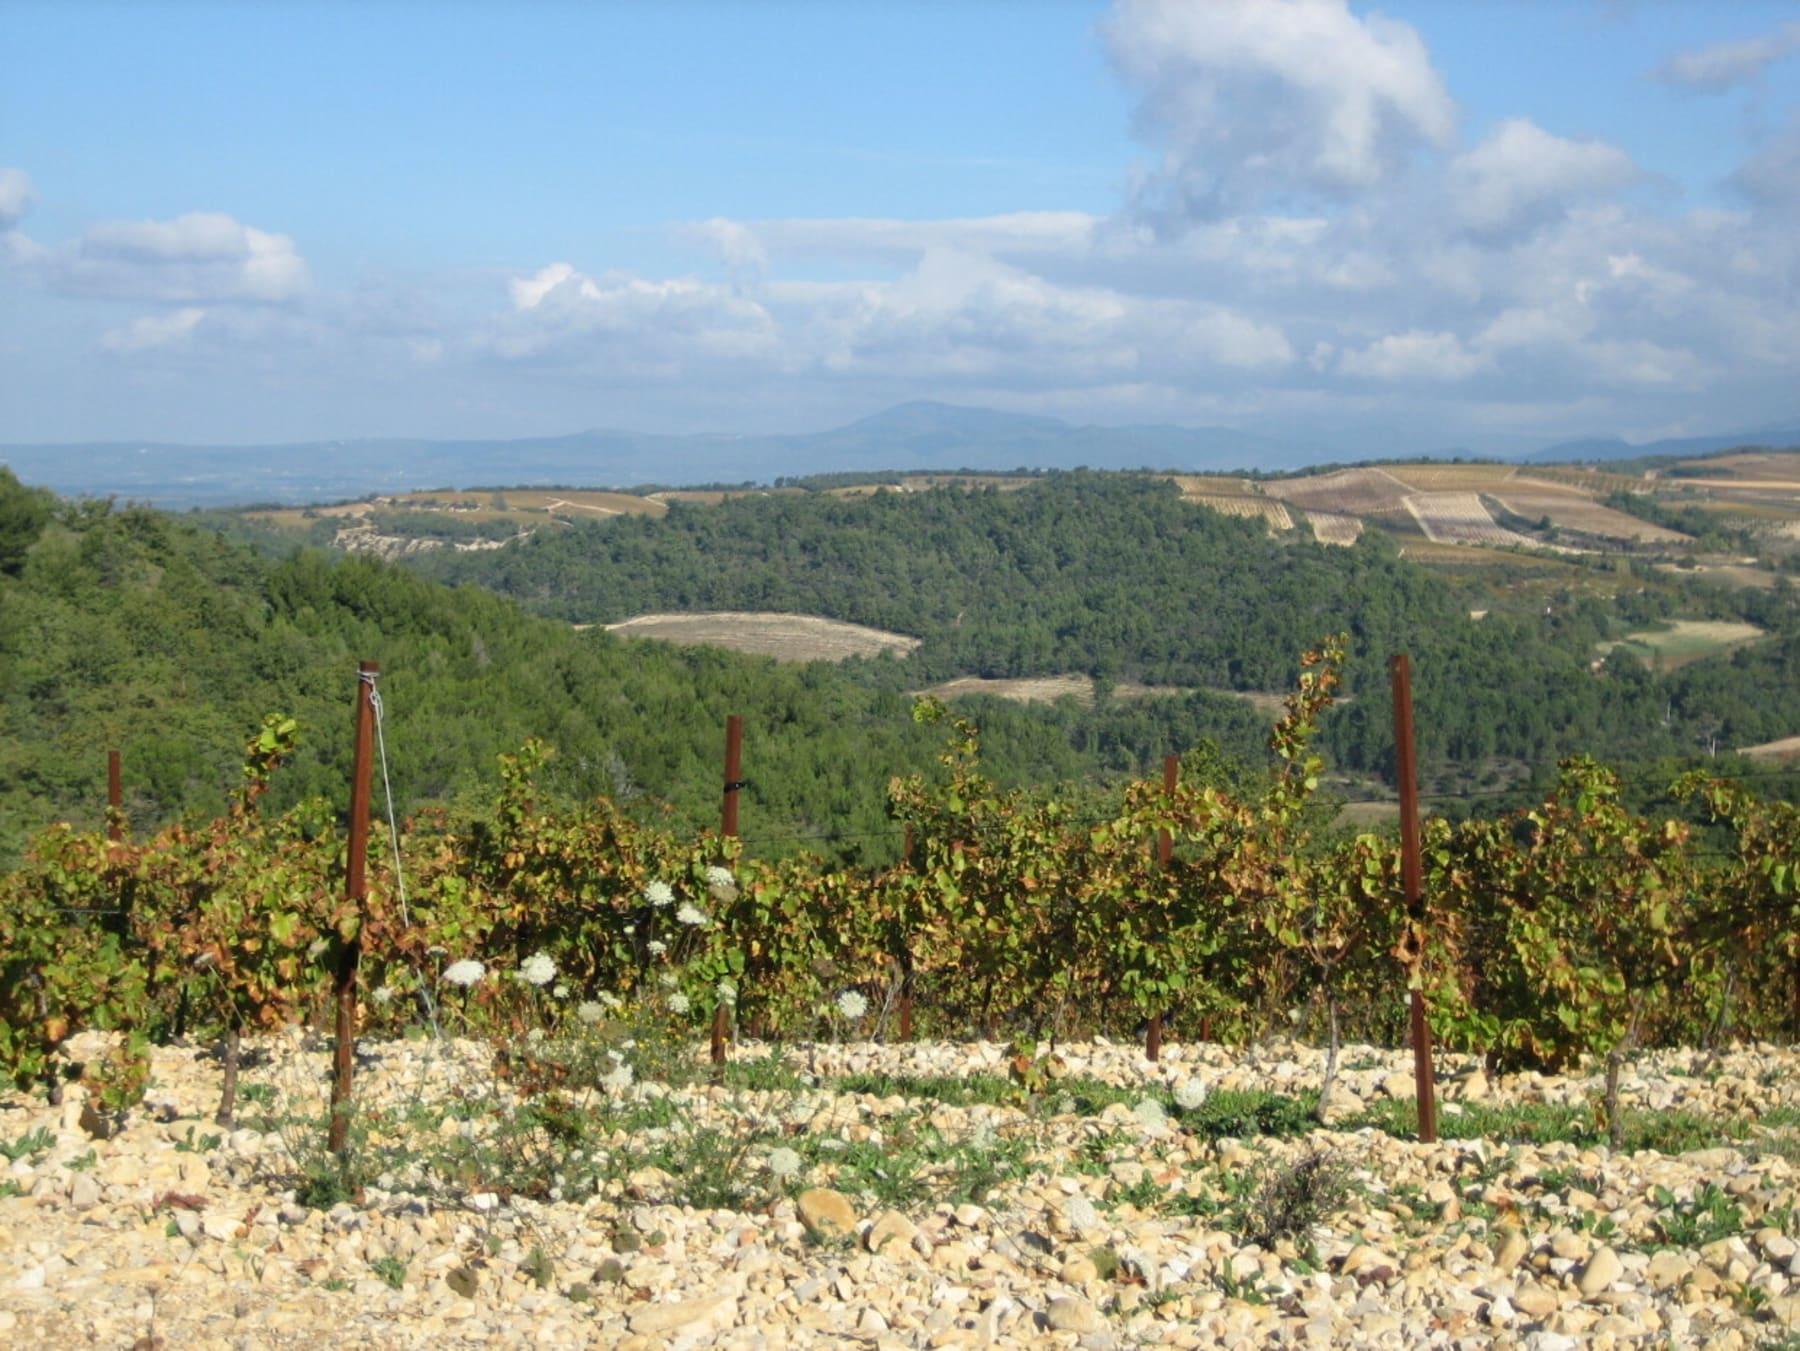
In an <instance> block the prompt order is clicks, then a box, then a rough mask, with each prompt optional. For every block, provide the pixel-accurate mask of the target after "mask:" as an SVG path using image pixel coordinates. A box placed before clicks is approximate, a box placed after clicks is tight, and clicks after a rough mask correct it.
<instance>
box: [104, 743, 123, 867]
mask: <svg viewBox="0 0 1800 1351" xmlns="http://www.w3.org/2000/svg"><path fill="white" fill-rule="evenodd" d="M124 820H125V779H124V774H123V772H122V771H121V769H120V765H119V753H118V752H117V751H108V752H107V753H106V838H107V839H109V840H111V841H112V842H113V843H114V844H117V843H118V842H119V841H120V840H122V839H124V838H125V828H124Z"/></svg>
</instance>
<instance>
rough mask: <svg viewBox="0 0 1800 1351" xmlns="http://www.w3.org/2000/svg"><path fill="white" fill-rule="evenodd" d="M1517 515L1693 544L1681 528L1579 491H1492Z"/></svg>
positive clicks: (1605, 533)
mask: <svg viewBox="0 0 1800 1351" xmlns="http://www.w3.org/2000/svg"><path fill="white" fill-rule="evenodd" d="M1490 496H1491V497H1493V499H1494V500H1495V501H1496V502H1498V503H1499V504H1500V505H1501V506H1503V507H1504V508H1506V510H1508V511H1510V512H1512V513H1513V515H1515V516H1523V517H1525V518H1526V519H1528V520H1533V521H1535V520H1537V519H1539V518H1540V517H1544V516H1548V517H1549V518H1550V524H1551V525H1553V526H1556V527H1558V528H1560V529H1563V530H1575V531H1579V532H1580V533H1581V534H1584V535H1598V536H1600V537H1601V538H1603V539H1617V540H1636V541H1638V542H1639V543H1642V544H1677V545H1679V544H1691V543H1693V538H1692V537H1691V536H1689V535H1684V534H1682V533H1681V532H1680V531H1679V530H1667V529H1665V528H1663V527H1662V526H1660V525H1651V524H1650V522H1648V521H1640V520H1639V519H1638V518H1637V517H1635V516H1632V515H1629V514H1627V513H1625V512H1623V511H1615V510H1614V509H1613V508H1611V507H1603V506H1601V505H1600V504H1599V503H1598V502H1596V501H1594V500H1593V499H1592V498H1589V497H1584V496H1582V495H1581V494H1579V493H1568V492H1556V491H1544V490H1543V489H1534V488H1531V487H1527V486H1525V485H1524V484H1523V483H1521V484H1519V486H1517V487H1515V486H1514V485H1512V484H1508V485H1506V486H1505V487H1503V488H1500V489H1499V490H1497V491H1495V492H1493V493H1491V494H1490Z"/></svg>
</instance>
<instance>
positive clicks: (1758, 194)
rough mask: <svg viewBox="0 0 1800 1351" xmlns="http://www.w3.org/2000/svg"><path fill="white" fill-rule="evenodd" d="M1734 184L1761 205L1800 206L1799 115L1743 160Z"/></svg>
mask: <svg viewBox="0 0 1800 1351" xmlns="http://www.w3.org/2000/svg"><path fill="white" fill-rule="evenodd" d="M1731 184H1732V186H1733V187H1735V188H1737V189H1738V191H1740V192H1742V193H1743V194H1744V195H1745V196H1746V197H1748V198H1750V200H1751V201H1753V202H1756V203H1757V204H1758V205H1760V206H1775V207H1781V206H1800V114H1796V115H1795V116H1794V118H1793V119H1792V120H1791V121H1790V122H1789V124H1788V127H1787V130H1786V131H1784V132H1783V133H1782V134H1781V135H1779V136H1777V137H1775V138H1774V139H1773V140H1771V141H1769V142H1768V143H1767V144H1766V145H1764V146H1763V147H1762V148H1761V149H1760V150H1758V151H1757V152H1756V154H1754V155H1752V156H1751V157H1750V158H1749V159H1748V160H1746V161H1744V163H1743V164H1742V165H1741V166H1740V167H1739V168H1738V171H1737V172H1736V173H1734V174H1733V175H1732V176H1731Z"/></svg>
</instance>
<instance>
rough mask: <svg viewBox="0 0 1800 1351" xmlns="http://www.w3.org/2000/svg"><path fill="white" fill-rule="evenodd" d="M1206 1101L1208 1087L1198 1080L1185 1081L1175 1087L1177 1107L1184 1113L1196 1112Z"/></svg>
mask: <svg viewBox="0 0 1800 1351" xmlns="http://www.w3.org/2000/svg"><path fill="white" fill-rule="evenodd" d="M1205 1101H1206V1085H1205V1084H1203V1083H1201V1082H1200V1081H1199V1080H1198V1079H1183V1080H1182V1081H1181V1082H1180V1083H1178V1084H1176V1085H1175V1105H1176V1106H1177V1107H1179V1108H1180V1109H1181V1110H1182V1111H1184V1112H1192V1111H1196V1110H1198V1109H1199V1107H1200V1105H1201V1104H1202V1103H1204V1102H1205Z"/></svg>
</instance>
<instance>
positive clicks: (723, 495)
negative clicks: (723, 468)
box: [647, 488, 806, 507]
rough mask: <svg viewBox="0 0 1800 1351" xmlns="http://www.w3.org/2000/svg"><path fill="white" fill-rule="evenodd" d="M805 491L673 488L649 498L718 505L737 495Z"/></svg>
mask: <svg viewBox="0 0 1800 1351" xmlns="http://www.w3.org/2000/svg"><path fill="white" fill-rule="evenodd" d="M805 491H806V490H805V489H804V488H672V489H670V490H669V491H667V492H657V493H651V494H650V495H649V498H648V499H647V500H649V501H652V502H690V503H692V504H693V505H695V506H700V507H716V506H718V505H719V503H721V502H724V501H727V500H729V499H731V498H736V497H795V496H800V495H802V494H804V493H805Z"/></svg>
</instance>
